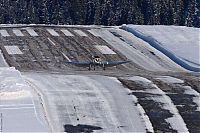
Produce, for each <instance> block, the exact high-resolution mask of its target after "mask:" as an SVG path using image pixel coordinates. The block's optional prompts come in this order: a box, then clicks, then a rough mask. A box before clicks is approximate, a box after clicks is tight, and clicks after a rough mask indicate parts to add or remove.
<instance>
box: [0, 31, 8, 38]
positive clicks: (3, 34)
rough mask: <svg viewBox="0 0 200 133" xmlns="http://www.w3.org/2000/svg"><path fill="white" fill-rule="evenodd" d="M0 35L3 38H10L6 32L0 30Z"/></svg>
mask: <svg viewBox="0 0 200 133" xmlns="http://www.w3.org/2000/svg"><path fill="white" fill-rule="evenodd" d="M0 34H1V36H3V37H8V36H10V35H9V34H8V32H7V31H6V30H0Z"/></svg>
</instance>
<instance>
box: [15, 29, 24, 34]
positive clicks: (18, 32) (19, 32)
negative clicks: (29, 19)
mask: <svg viewBox="0 0 200 133" xmlns="http://www.w3.org/2000/svg"><path fill="white" fill-rule="evenodd" d="M13 33H14V34H15V35H16V36H24V34H23V33H22V32H21V31H20V30H18V29H13Z"/></svg>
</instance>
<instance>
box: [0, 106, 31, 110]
mask: <svg viewBox="0 0 200 133" xmlns="http://www.w3.org/2000/svg"><path fill="white" fill-rule="evenodd" d="M0 109H1V110H12V109H15V110H16V109H34V106H32V107H12V108H0Z"/></svg>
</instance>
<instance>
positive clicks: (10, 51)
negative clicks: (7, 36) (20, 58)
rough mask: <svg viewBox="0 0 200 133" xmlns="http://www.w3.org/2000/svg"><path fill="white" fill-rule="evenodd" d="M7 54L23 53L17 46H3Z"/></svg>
mask: <svg viewBox="0 0 200 133" xmlns="http://www.w3.org/2000/svg"><path fill="white" fill-rule="evenodd" d="M4 47H5V49H6V51H7V52H8V54H10V55H13V54H23V53H22V51H21V50H20V49H19V48H18V46H4Z"/></svg>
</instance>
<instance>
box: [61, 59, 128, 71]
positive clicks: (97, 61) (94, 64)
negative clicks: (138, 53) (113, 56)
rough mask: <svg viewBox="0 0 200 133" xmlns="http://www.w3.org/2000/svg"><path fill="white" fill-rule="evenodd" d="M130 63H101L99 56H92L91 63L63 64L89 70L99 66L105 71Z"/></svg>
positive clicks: (71, 62) (73, 62) (74, 62)
mask: <svg viewBox="0 0 200 133" xmlns="http://www.w3.org/2000/svg"><path fill="white" fill-rule="evenodd" d="M129 62H130V61H102V60H101V58H100V57H99V56H93V57H92V61H82V62H81V61H68V62H65V63H66V64H72V65H76V66H80V67H88V68H89V70H91V68H93V69H94V70H95V69H96V67H97V66H100V67H102V68H103V70H106V67H113V66H117V65H121V64H125V63H129Z"/></svg>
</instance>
